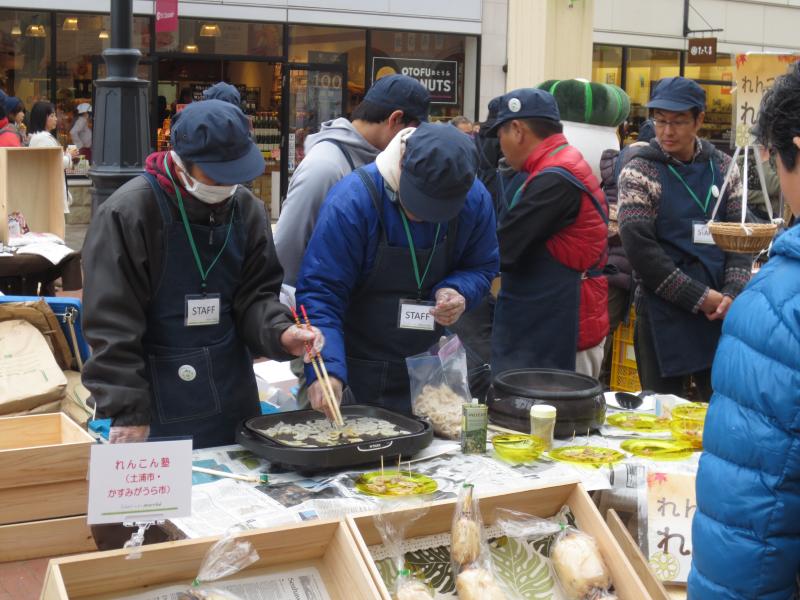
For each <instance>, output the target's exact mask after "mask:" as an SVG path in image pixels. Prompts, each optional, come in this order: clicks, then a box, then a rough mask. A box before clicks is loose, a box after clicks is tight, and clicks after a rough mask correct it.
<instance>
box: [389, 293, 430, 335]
mask: <svg viewBox="0 0 800 600" xmlns="http://www.w3.org/2000/svg"><path fill="white" fill-rule="evenodd" d="M434 306H436V304H435V303H433V302H421V301H415V300H400V319H399V323H398V325H397V326H398V327H399V328H400V329H418V330H420V331H433V330H434V329H436V321H435V320H434V318H433V315H432V314H431V309H432V308H433V307H434Z"/></svg>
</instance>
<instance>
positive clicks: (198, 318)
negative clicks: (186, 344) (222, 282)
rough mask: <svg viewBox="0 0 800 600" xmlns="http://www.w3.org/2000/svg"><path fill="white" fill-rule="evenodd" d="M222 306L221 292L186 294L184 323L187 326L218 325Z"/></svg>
mask: <svg viewBox="0 0 800 600" xmlns="http://www.w3.org/2000/svg"><path fill="white" fill-rule="evenodd" d="M220 306H221V304H220V295H219V294H205V295H198V296H186V308H185V311H184V324H185V325H186V326H187V327H199V326H203V325H218V324H219V312H220Z"/></svg>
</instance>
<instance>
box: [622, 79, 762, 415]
mask: <svg viewBox="0 0 800 600" xmlns="http://www.w3.org/2000/svg"><path fill="white" fill-rule="evenodd" d="M705 103H706V94H705V91H704V90H703V89H702V88H701V87H700V86H699V85H698V84H697V83H695V82H694V81H691V80H689V79H686V78H683V77H669V78H666V79H662V80H661V81H660V82H659V83H658V84H657V87H656V89H655V92H654V93H653V96H652V99H651V100H650V102H649V103H648V105H647V107H648V108H649V109H650V110H651V117H652V118H653V121H654V124H655V130H656V137H655V139H653V140H652V141H651V142H650V144H649V146H645V147H642V148H638V149H637V150H636V151H635V152H633V153H632V154H631V160H630V162H628V164H627V165H626V166H625V167H624V168H623V169H622V172H621V173H620V177H619V225H620V236H621V238H622V244H623V246H624V247H625V252H626V253H627V255H628V257H629V259H630V262H631V265H632V266H633V268H634V271H635V275H636V280H637V284H638V289H637V292H636V311H637V322H636V331H635V350H636V362H637V365H638V370H639V378H640V380H641V384H642V388H643V389H647V390H653V391H655V392H658V393H664V394H676V395H679V396H685V395H686V390H687V385H689V379H690V378H691V379H693V380H694V383H695V385H696V387H697V396H698V399H701V400H704V401H708V400H709V398H710V396H711V381H710V374H711V363H712V361H713V360H714V353H715V351H716V348H717V342H718V341H719V337H720V334H721V331H722V319H724V318H725V315H726V313H727V311H728V308H729V307H730V305H731V302H732V301H733V299H734V298H735V297H736V295H737V294H738V293H739V292H740V291H741V290H742V288H743V287H744V286H745V284H746V283H747V281H748V280H749V278H750V262H751V257H749V256H747V255H742V254H729V253H725V252H723V251H722V250H721V249H720V248H718V247H717V246H715V245H714V241H713V239H712V238H711V235H710V233H709V232H708V228H707V227H706V223H707V222H708V220H709V218H710V216H711V213H712V211H713V209H714V205H715V204H716V202H717V199H718V198H719V194H720V190H721V189H722V187H723V180H724V177H725V173H727V171H728V167H729V165H730V160H731V159H730V157H728V156H727V155H726V154H723V153H722V152H720V151H719V150H717V149H715V148H714V146H713V145H712V144H711V143H709V142H708V141H706V140H701V139H699V138H698V137H697V134H698V131H699V130H700V129H701V127H702V126H703V118H704V116H705V113H704V111H705ZM741 196H742V190H741V178H740V175H739V172H738V169H736V167H735V166H734V170H733V173H732V174H731V181H730V183H729V184H728V186H727V189H726V192H725V197H724V198H723V199H722V202H721V203H720V209H719V213H718V215H717V219H718V220H738V217H739V215H740V214H741ZM729 216H730V219H728V217H729Z"/></svg>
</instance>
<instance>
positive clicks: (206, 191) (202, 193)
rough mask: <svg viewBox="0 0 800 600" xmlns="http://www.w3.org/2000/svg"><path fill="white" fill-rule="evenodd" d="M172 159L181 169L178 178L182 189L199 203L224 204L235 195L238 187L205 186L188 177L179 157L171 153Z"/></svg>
mask: <svg viewBox="0 0 800 600" xmlns="http://www.w3.org/2000/svg"><path fill="white" fill-rule="evenodd" d="M172 159H173V160H174V161H175V163H176V164H177V165H178V166H179V167H180V168H181V171H180V172H179V173H178V177H180V178H181V183H183V187H185V188H186V191H187V192H189V193H190V194H191V195H192V196H194V197H195V198H197V199H198V200H200V201H201V202H205V203H206V204H219V203H220V202H225V200H227V199H228V198H230V197H231V196H233V195H234V194H235V193H236V188H237V187H239V186H238V185H207V184H205V183H201V182H199V181H197V180H196V179H195V178H194V177H192V176H191V175H189V172H188V170H187V169H186V167H184V166H183V163H182V162H181V159H180V157H179V156H178V155H177V154H175V152H172Z"/></svg>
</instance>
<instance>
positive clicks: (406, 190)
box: [400, 172, 467, 223]
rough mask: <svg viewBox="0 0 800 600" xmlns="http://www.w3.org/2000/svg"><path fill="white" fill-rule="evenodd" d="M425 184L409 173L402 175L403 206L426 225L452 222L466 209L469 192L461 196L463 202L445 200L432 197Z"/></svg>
mask: <svg viewBox="0 0 800 600" xmlns="http://www.w3.org/2000/svg"><path fill="white" fill-rule="evenodd" d="M426 188H430V185H426V184H425V182H423V181H421V180H419V179H418V178H417V177H415V176H414V175H412V174H411V173H408V172H403V173H402V174H401V175H400V200H401V202H402V203H403V206H404V207H405V208H406V210H408V212H410V213H411V214H412V215H414V217H416V218H417V219H420V220H421V221H424V222H426V223H446V222H448V221H451V220H452V219H454V218H455V217H457V216H458V214H459V213H460V212H461V209H462V208H464V202H465V201H466V199H467V192H464V193H463V194H461V201H460V202H458V201H456V200H453V199H448V200H447V201H445V200H443V199H442V198H441V197H438V196H432V195H430V194H427V193H426V192H425V189H426Z"/></svg>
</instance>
